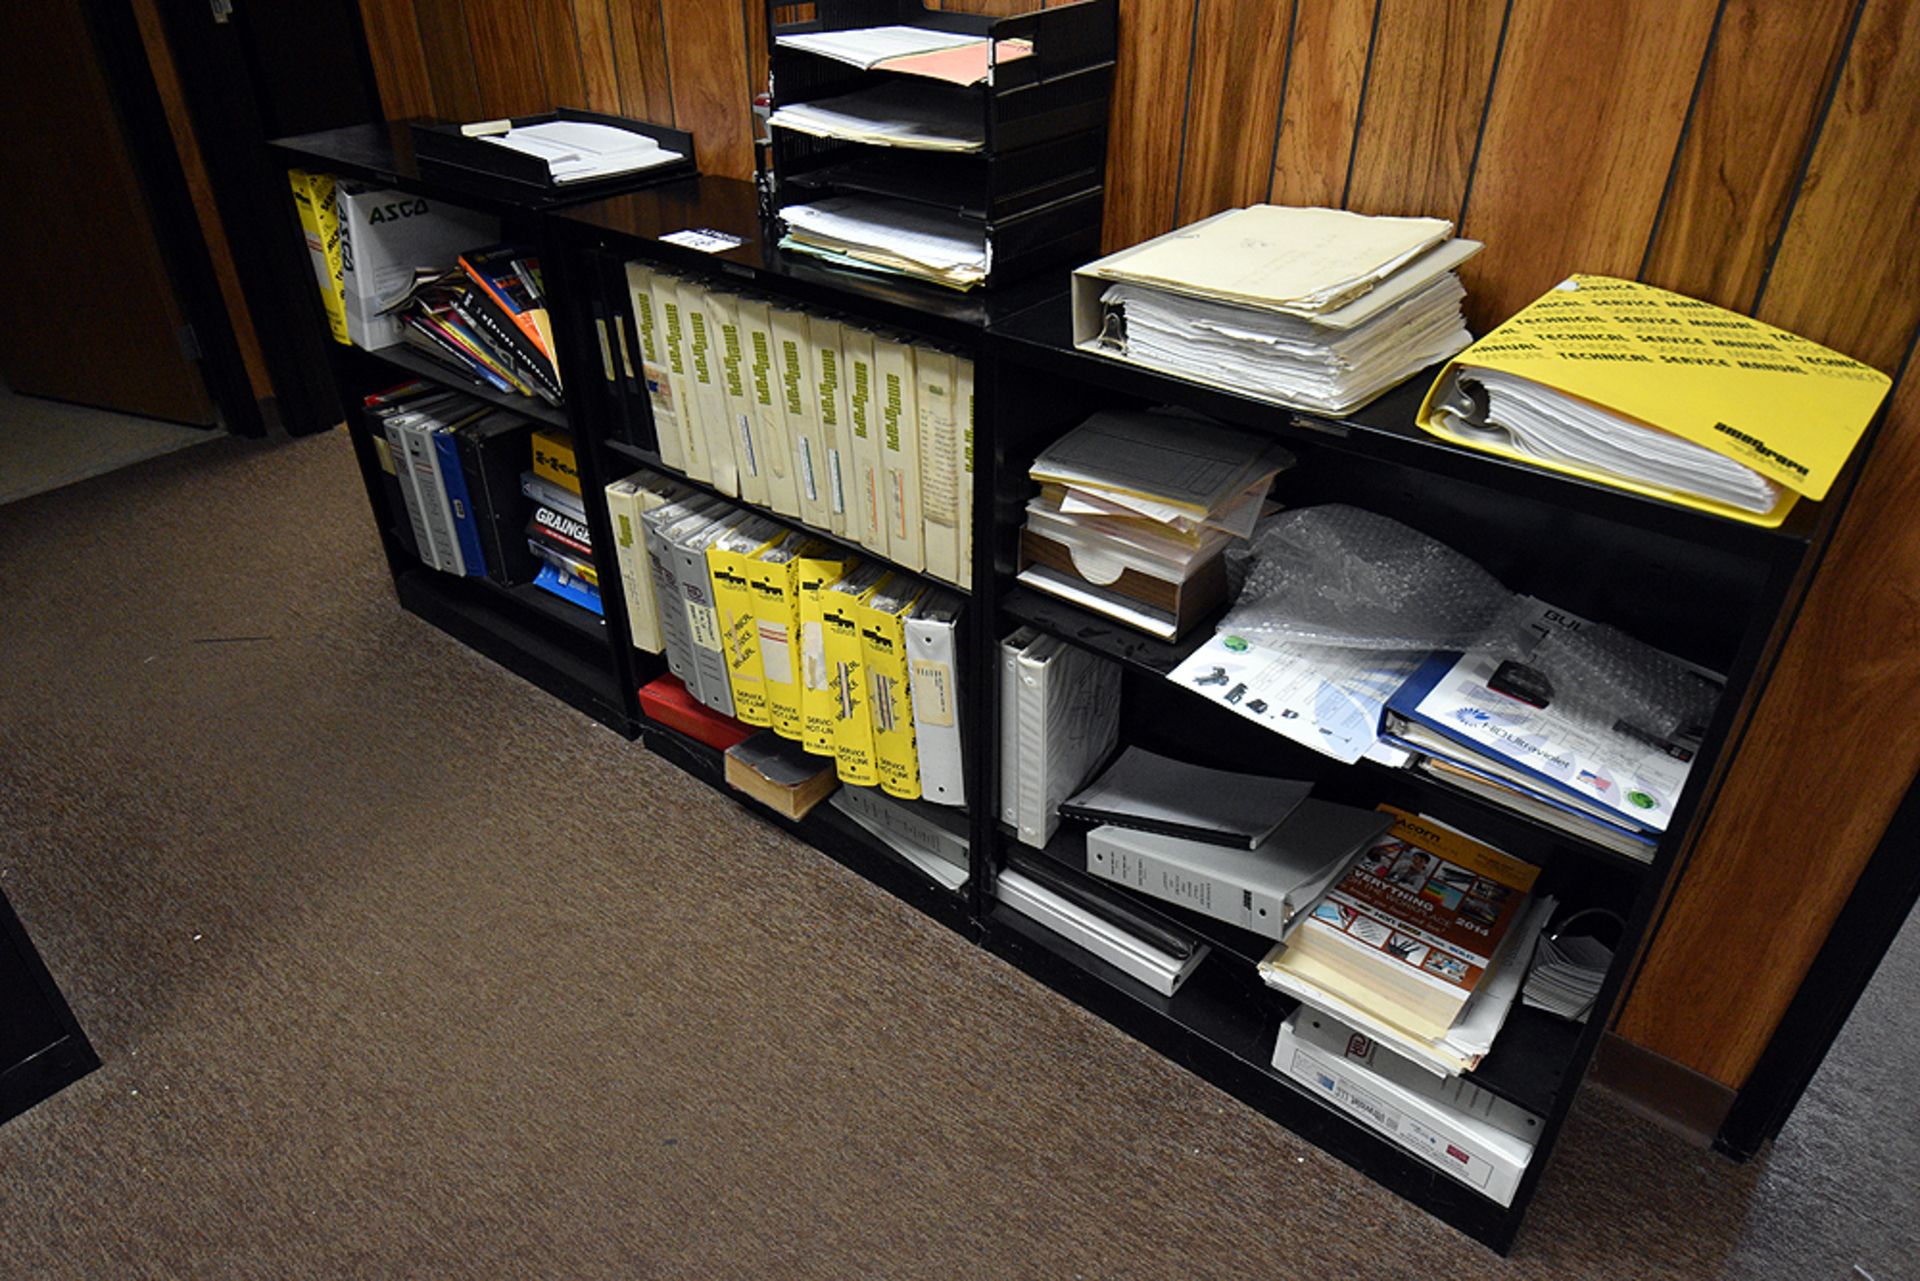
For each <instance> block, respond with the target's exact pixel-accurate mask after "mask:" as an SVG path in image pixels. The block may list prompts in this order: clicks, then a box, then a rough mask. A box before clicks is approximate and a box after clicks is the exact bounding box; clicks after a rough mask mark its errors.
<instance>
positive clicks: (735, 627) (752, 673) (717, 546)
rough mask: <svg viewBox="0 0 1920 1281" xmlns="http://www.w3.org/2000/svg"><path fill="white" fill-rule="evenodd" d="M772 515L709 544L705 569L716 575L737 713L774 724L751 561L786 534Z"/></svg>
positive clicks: (718, 616)
mask: <svg viewBox="0 0 1920 1281" xmlns="http://www.w3.org/2000/svg"><path fill="white" fill-rule="evenodd" d="M786 537H787V535H786V534H785V533H780V532H777V526H774V525H773V524H772V523H771V522H769V521H759V520H754V521H748V522H746V523H745V524H743V525H741V526H740V528H738V529H736V530H733V531H730V532H729V533H727V534H724V535H722V536H721V537H720V538H719V539H718V540H717V541H716V542H715V543H714V544H713V545H712V546H711V547H709V548H707V574H708V577H710V578H711V579H712V580H713V613H714V621H715V623H716V624H717V625H718V627H719V629H720V652H721V655H722V656H723V657H724V658H725V659H726V660H727V682H728V684H729V685H731V686H732V688H733V714H734V716H735V718H736V719H738V720H741V721H744V722H745V723H746V724H748V725H771V724H772V723H773V718H772V716H771V715H770V714H769V712H768V710H767V687H766V679H765V676H764V673H763V671H762V669H761V664H760V637H759V622H758V620H757V619H756V618H755V616H754V612H753V587H752V583H751V580H750V579H749V578H748V576H747V571H748V567H749V566H750V565H751V564H752V563H753V562H754V561H755V560H756V559H758V558H759V557H760V556H761V555H763V554H764V553H765V552H767V551H768V550H769V549H770V548H772V547H774V546H776V545H777V544H778V543H779V542H780V541H781V540H783V539H785V538H786Z"/></svg>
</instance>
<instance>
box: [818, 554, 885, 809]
mask: <svg viewBox="0 0 1920 1281" xmlns="http://www.w3.org/2000/svg"><path fill="white" fill-rule="evenodd" d="M891 577H892V575H891V574H889V573H887V572H885V571H879V572H876V573H873V574H856V575H852V576H850V577H848V578H847V579H845V580H843V581H842V582H840V583H838V584H836V585H835V586H833V587H829V588H827V589H826V591H825V592H824V593H822V595H821V613H820V621H821V627H822V630H823V633H824V640H825V643H826V660H827V671H828V677H827V679H828V681H829V683H830V685H831V688H832V690H833V694H834V701H835V703H836V704H837V706H836V707H835V710H834V721H833V758H834V763H835V766H836V768H837V769H838V771H839V774H840V781H841V782H843V783H851V784H854V785H855V786H859V787H872V786H874V785H875V784H877V783H878V782H879V781H880V771H879V769H878V767H877V766H876V765H875V763H874V755H873V716H872V714H871V713H870V712H869V711H868V710H867V700H868V690H867V679H866V654H865V651H864V650H863V648H862V647H861V644H860V622H861V617H860V607H861V606H862V605H865V604H866V603H867V602H868V601H869V600H871V599H872V598H873V594H874V592H875V591H876V590H878V589H879V588H881V587H883V586H885V584H886V583H887V582H888V581H889V580H890V579H891Z"/></svg>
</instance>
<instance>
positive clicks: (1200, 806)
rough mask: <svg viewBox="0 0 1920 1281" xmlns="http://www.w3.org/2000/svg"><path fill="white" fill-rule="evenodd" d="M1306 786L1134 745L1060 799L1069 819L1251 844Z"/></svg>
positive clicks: (1270, 829) (1296, 801) (1288, 811)
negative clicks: (1088, 782)
mask: <svg viewBox="0 0 1920 1281" xmlns="http://www.w3.org/2000/svg"><path fill="white" fill-rule="evenodd" d="M1311 790H1313V784H1311V783H1302V782H1299V781H1297V780H1294V779H1287V778H1264V777H1262V776H1260V775H1257V774H1234V773H1230V772H1228V771H1226V770H1218V769H1208V768H1207V767H1206V766H1204V765H1189V764H1188V763H1187V762H1185V761H1176V760H1170V759H1168V758H1167V757H1165V756H1159V755H1156V754H1155V753H1153V752H1149V751H1146V750H1145V749H1143V748H1139V747H1129V748H1128V749H1127V750H1126V751H1124V752H1122V753H1121V754H1120V759H1119V760H1117V761H1115V762H1114V763H1113V764H1112V766H1110V767H1109V768H1108V769H1107V772H1106V773H1104V774H1102V775H1101V776H1100V777H1099V778H1097V779H1095V780H1094V782H1093V784H1092V785H1091V786H1090V787H1086V788H1083V789H1082V790H1081V791H1080V792H1079V793H1078V794H1077V795H1074V796H1071V797H1069V798H1068V799H1067V800H1065V801H1063V802H1062V803H1061V805H1060V812H1061V813H1062V814H1064V815H1066V816H1067V817H1068V818H1078V819H1085V820H1086V821H1088V822H1090V823H1111V824H1113V825H1114V826H1116V827H1131V828H1137V829H1139V830H1140V831H1143V832H1159V833H1161V834H1162V835H1165V836H1181V837H1185V838H1186V839H1188V840H1193V841H1206V842H1208V843H1209V844H1213V845H1229V846H1233V847H1236V848H1239V849H1248V850H1250V849H1253V848H1254V847H1255V846H1257V845H1259V844H1260V843H1261V842H1262V841H1264V840H1266V839H1267V838H1268V837H1269V836H1272V835H1273V833H1274V831H1275V829H1277V828H1278V827H1279V826H1280V824H1282V823H1284V822H1286V821H1287V816H1288V815H1289V814H1291V813H1293V811H1294V809H1295V808H1296V807H1297V806H1298V805H1299V804H1300V802H1301V801H1304V800H1306V799H1307V793H1308V792H1309V791H1311Z"/></svg>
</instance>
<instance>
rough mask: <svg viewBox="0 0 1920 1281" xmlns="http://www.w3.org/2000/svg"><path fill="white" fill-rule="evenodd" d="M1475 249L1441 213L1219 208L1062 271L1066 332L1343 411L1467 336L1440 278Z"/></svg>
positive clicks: (1158, 364)
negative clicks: (1068, 295) (1068, 304)
mask: <svg viewBox="0 0 1920 1281" xmlns="http://www.w3.org/2000/svg"><path fill="white" fill-rule="evenodd" d="M1479 249H1480V245H1479V244H1478V243H1477V242H1475V241H1470V240H1456V239H1454V238H1453V225H1452V224H1451V223H1449V222H1447V221H1446V220H1445V219H1441V218H1384V217H1368V216H1366V215H1363V214H1355V213H1348V212H1345V211H1343V210H1338V209H1300V208H1289V207H1280V206H1274V205H1254V206H1251V207H1249V208H1246V209H1235V210H1230V211H1228V212H1226V213H1223V214H1217V215H1215V216H1214V217H1212V218H1207V219H1204V220H1202V221H1201V222H1197V223H1195V224H1193V225H1192V226H1190V227H1183V228H1181V229H1180V230H1178V231H1174V232H1170V233H1168V234H1167V235H1164V236H1160V237H1157V238H1156V239H1153V240H1149V241H1147V242H1146V243H1145V244H1142V245H1136V246H1134V247H1133V248H1131V249H1125V250H1122V251H1121V252H1119V253H1117V254H1112V255H1109V256H1108V257H1106V258H1102V259H1100V260H1099V261H1098V262H1094V263H1091V264H1089V265H1087V266H1085V267H1082V268H1081V269H1080V270H1079V271H1078V272H1076V273H1075V286H1074V287H1075V313H1076V314H1075V340H1076V342H1078V344H1079V345H1080V346H1082V347H1084V348H1086V349H1088V350H1091V351H1097V352H1100V353H1102V354H1105V355H1109V356H1115V357H1118V358H1119V359H1122V360H1127V361H1130V362H1132V363H1134V364H1139V365H1146V366H1149V367H1151V368H1154V369H1159V370H1161V371H1163V372H1166V373H1171V374H1178V375H1180V376H1182V377H1186V378H1192V379H1195V380H1197V381H1201V382H1207V383H1212V384H1214V385H1217V386H1222V387H1227V388H1230V389H1232V390H1235V391H1239V392H1243V393H1246V394H1250V395H1254V396H1258V397H1261V398H1262V399H1266V400H1272V401H1276V402H1278V403H1280V404H1284V405H1290V406H1294V407H1296V408H1301V409H1308V410H1314V411H1317V412H1322V413H1329V414H1344V413H1349V412H1351V411H1352V410H1354V409H1357V408H1359V407H1360V406H1361V405H1363V404H1365V403H1366V402H1367V401H1369V400H1371V399H1373V398H1374V397H1375V396H1378V395H1379V394H1380V393H1381V392H1383V391H1385V390H1386V389H1387V388H1389V387H1391V386H1393V385H1394V384H1396V383H1398V382H1402V381H1404V380H1405V379H1406V378H1408V377H1410V376H1411V375H1413V374H1415V373H1417V372H1419V371H1420V370H1421V369H1424V368H1426V367H1427V366H1428V365H1432V364H1435V363H1437V362H1439V361H1442V360H1445V359H1447V358H1448V357H1450V356H1453V355H1456V354H1458V353H1459V352H1460V351H1462V350H1464V349H1465V348H1466V347H1467V346H1468V344H1469V343H1471V342H1472V336H1471V335H1470V334H1468V332H1467V327H1466V322H1465V320H1464V319H1463V318H1462V316H1461V312H1460V304H1461V302H1462V301H1463V300H1464V299H1465V298H1466V290H1465V289H1464V288H1462V287H1461V285H1460V281H1459V278H1458V277H1457V276H1456V275H1455V274H1454V273H1455V269H1456V268H1458V267H1459V265H1460V264H1461V263H1463V262H1465V261H1466V260H1467V259H1468V258H1470V257H1472V256H1473V255H1474V254H1475V253H1477V252H1478V251H1479ZM1089 291H1094V292H1096V293H1097V298H1096V297H1094V296H1092V294H1090V292H1089Z"/></svg>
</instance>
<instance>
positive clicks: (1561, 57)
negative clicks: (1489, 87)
mask: <svg viewBox="0 0 1920 1281" xmlns="http://www.w3.org/2000/svg"><path fill="white" fill-rule="evenodd" d="M1716 7H1717V6H1716V0H1610V2H1609V3H1606V4H1531V3H1527V4H1516V5H1514V7H1513V12H1512V15H1511V16H1510V17H1509V18H1508V22H1507V36H1506V43H1505V46H1504V47H1503V49H1502V51H1501V54H1500V67H1499V71H1498V74H1497V75H1496V76H1495V77H1494V84H1493V93H1492V96H1491V98H1490V99H1489V101H1488V104H1487V119H1486V124H1485V128H1484V131H1483V133H1482V137H1481V142H1480V158H1479V161H1478V163H1477V164H1476V165H1475V167H1474V172H1473V174H1472V176H1471V178H1470V179H1469V182H1470V186H1469V189H1468V193H1467V202H1466V215H1465V218H1464V219H1463V230H1464V234H1465V235H1468V236H1471V237H1472V238H1474V239H1476V240H1482V241H1485V242H1486V246H1487V247H1486V250H1485V251H1484V252H1482V253H1481V254H1480V255H1479V256H1478V257H1476V258H1475V259H1473V260H1472V261H1471V262H1469V263H1467V264H1466V267H1465V269H1464V270H1463V271H1462V272H1461V275H1462V277H1463V278H1464V279H1465V281H1466V284H1467V289H1468V295H1469V296H1468V299H1467V309H1468V319H1469V320H1470V321H1471V322H1472V323H1473V325H1474V328H1475V329H1476V331H1481V332H1484V331H1485V330H1486V329H1487V328H1490V327H1491V326H1492V325H1494V324H1496V323H1498V322H1499V321H1501V320H1504V319H1505V318H1506V317H1508V316H1510V315H1512V314H1513V313H1514V312H1515V311H1517V310H1519V309H1520V307H1522V306H1523V305H1525V304H1526V303H1528V302H1530V301H1532V300H1533V299H1534V298H1536V297H1538V296H1539V295H1540V294H1542V293H1544V292H1545V291H1546V290H1547V289H1549V288H1550V287H1552V286H1553V285H1554V284H1555V283H1557V282H1558V281H1560V280H1562V279H1564V278H1565V277H1566V276H1567V275H1568V274H1570V273H1572V272H1576V271H1586V272H1598V273H1601V274H1604V275H1616V276H1633V275H1635V274H1637V273H1638V272H1639V270H1640V263H1641V260H1642V258H1643V257H1644V256H1645V254H1646V245H1647V239H1648V236H1649V235H1650V234H1651V232H1652V230H1653V224H1654V219H1655V217H1656V216H1657V215H1658V212H1659V208H1660V198H1661V194H1662V192H1663V191H1664V190H1665V188H1666V182H1667V173H1668V171H1669V169H1671V167H1672V162H1673V156H1674V149H1675V147H1676V146H1677V145H1678V143H1679V140H1680V134H1681V128H1682V125H1683V123H1684V121H1685V118H1686V114H1687V104H1688V102H1689V101H1690V100H1691V98H1692V96H1693V88H1694V85H1695V83H1696V82H1697V81H1698V80H1699V77H1700V66H1701V60H1702V58H1703V57H1704V55H1705V53H1706V50H1707V42H1708V41H1707V37H1708V33H1709V31H1710V30H1711V29H1712V26H1713V18H1714V12H1715V9H1716Z"/></svg>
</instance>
